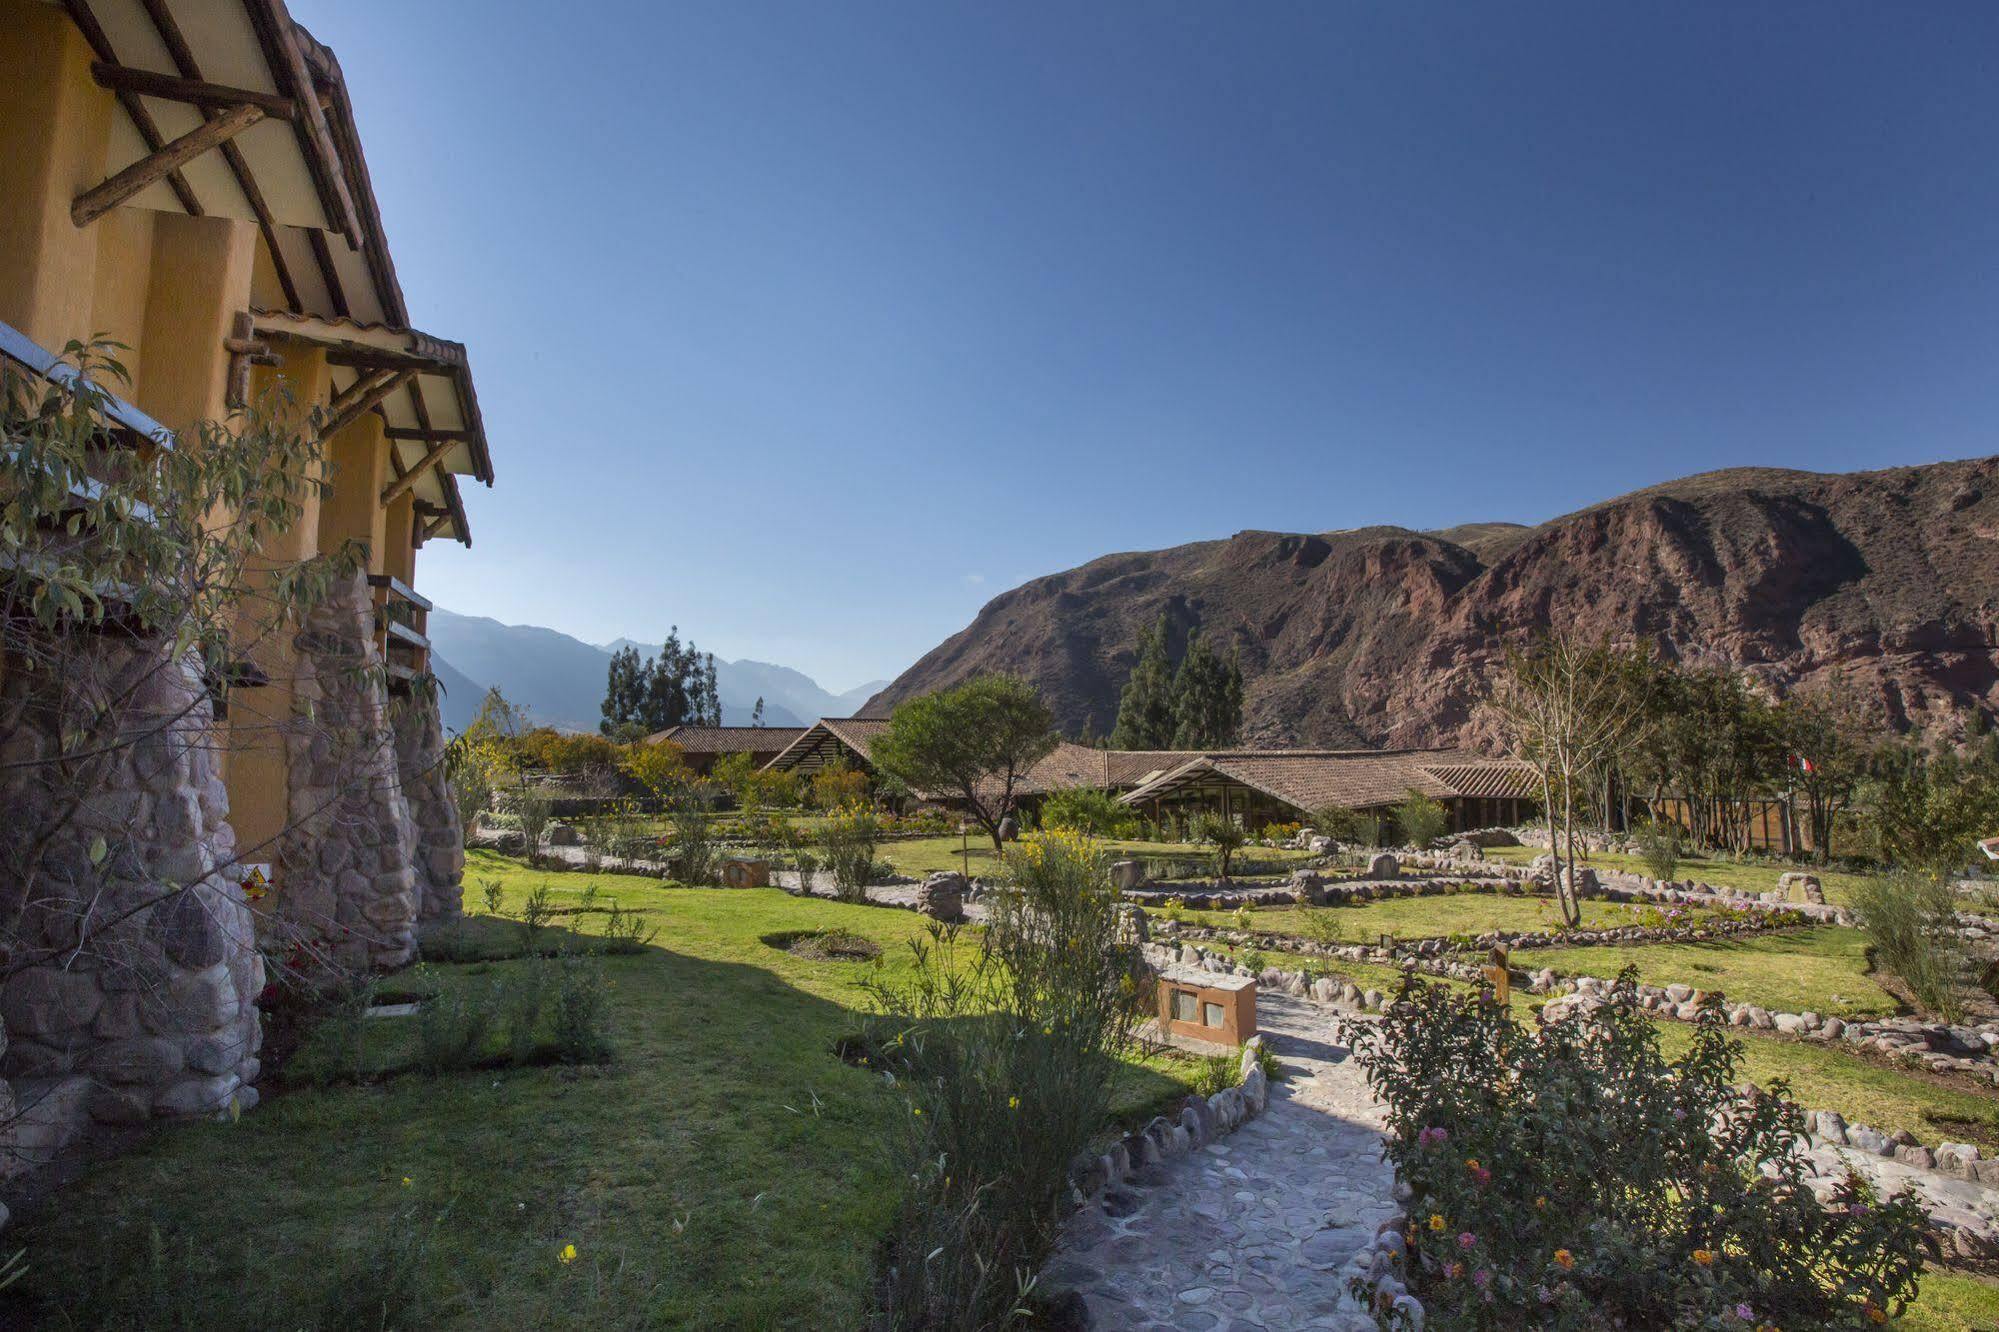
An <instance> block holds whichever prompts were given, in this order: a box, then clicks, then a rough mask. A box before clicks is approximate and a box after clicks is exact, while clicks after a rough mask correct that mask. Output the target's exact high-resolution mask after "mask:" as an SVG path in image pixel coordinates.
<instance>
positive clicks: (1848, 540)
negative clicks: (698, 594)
mask: <svg viewBox="0 0 1999 1332" xmlns="http://www.w3.org/2000/svg"><path fill="white" fill-rule="evenodd" d="M1162 614H1163V615H1164V616H1165V617H1166V619H1167V621H1168V625H1169V635H1170V638H1171V640H1172V647H1173V649H1174V650H1175V651H1176V652H1177V651H1179V650H1180V648H1181V646H1182V645H1183V644H1184V643H1185V642H1186V639H1187V635H1188V634H1189V633H1190V632H1191V631H1193V630H1195V629H1196V628H1198V629H1199V630H1200V631H1201V632H1202V633H1203V634H1204V635H1205V636H1206V637H1207V638H1208V640H1209V641H1210V642H1212V643H1214V644H1215V645H1217V646H1218V647H1220V648H1221V649H1222V650H1223V651H1225V652H1233V653H1235V654H1236V655H1237V657H1238V659H1239V660H1240V661H1241V663H1242V670H1243V676H1244V681H1245V684H1246V686H1247V691H1246V693H1247V697H1246V699H1245V703H1244V709H1243V722H1244V726H1243V730H1244V739H1245V740H1246V741H1249V742H1252V743H1258V744H1272V745H1300V744H1316V745H1359V744H1365V745H1411V744H1437V743H1444V742H1448V743H1470V744H1480V743H1485V742H1489V741H1491V740H1492V739H1493V738H1494V737H1493V735H1492V732H1491V719H1490V718H1489V717H1487V716H1484V715H1483V714H1482V713H1481V711H1480V709H1479V707H1478V705H1479V702H1480V700H1481V699H1482V698H1483V697H1484V696H1485V695H1486V693H1487V690H1488V687H1489V681H1490V679H1491V678H1492V675H1493V673H1494V671H1495V670H1496V669H1497V667H1498V666H1499V664H1500V663H1501V662H1502V660H1503V657H1504V653H1505V650H1506V648H1507V647H1508V646H1509V645H1512V644H1517V643H1520V642H1522V641H1524V640H1525V639H1527V638H1528V637H1529V636H1530V635H1532V634H1533V633H1534V632H1535V631H1536V630H1538V629H1541V628H1544V627H1546V626H1550V625H1555V626H1560V627H1562V628H1564V629H1568V630H1573V631H1579V632H1581V633H1582V634H1584V635H1586V636H1589V637H1597V636H1607V637H1609V638H1611V639H1613V640H1616V641H1619V642H1629V643H1649V644H1651V645H1652V646H1653V647H1655V648H1657V649H1658V650H1659V651H1661V652H1662V653H1664V654H1666V655H1668V656H1670V657H1675V658H1693V659H1697V660H1700V661H1704V662H1711V663H1716V664H1726V665H1729V666H1732V667H1735V668H1737V669H1740V670H1742V671H1745V672H1747V673H1748V674H1750V675H1752V676H1754V677H1755V678H1756V679H1758V680H1759V681H1761V682H1762V683H1763V684H1764V686H1765V687H1767V688H1768V689H1769V691H1770V692H1772V693H1774V694H1777V695H1780V696H1781V695H1783V694H1785V693H1787V692H1789V691H1790V690H1792V689H1795V688H1797V687H1798V686H1800V685H1804V684H1810V683H1813V682H1819V681H1827V682H1830V681H1838V682H1839V684H1840V687H1842V688H1844V689H1846V690H1848V691H1850V692H1851V694H1852V695H1853V696H1854V697H1855V698H1856V699H1857V700H1858V701H1859V702H1861V703H1862V704H1863V705H1864V706H1865V707H1866V708H1867V709H1868V710H1869V711H1870V712H1872V713H1873V714H1874V715H1875V716H1876V718H1877V719H1878V720H1879V721H1880V722H1882V723H1883V724H1885V725H1886V726H1888V727H1890V728H1892V729H1894V730H1897V731H1919V732H1928V733H1934V734H1938V735H1942V736H1953V735H1954V734H1955V733H1956V732H1958V731H1960V730H1961V729H1962V728H1963V727H1964V726H1965V725H1966V724H1967V722H1966V719H1967V717H1969V716H1970V715H1971V714H1972V712H1973V710H1976V711H1978V712H1981V713H1983V714H1984V715H1985V716H1987V717H1990V716H1991V715H1992V714H1993V713H1995V712H1999V458H1980V459H1973V460H1970V461H1965V462H1947V463H1933V464H1930V465H1928V466H1923V467H1898V468H1893V469H1890V470H1887V471H1878V472H1855V473H1851V474H1848V475H1831V474H1821V473H1816V472H1797V471H1786V470H1781V469H1776V468H1753V467H1744V468H1734V469H1730V470H1727V471H1720V472H1708V473H1704V474H1702V475H1699V476H1691V477H1686V478H1683V479H1681V480H1679V481H1672V482H1668V483H1666V484H1664V485H1658V486H1652V487H1649V488H1648V489H1645V490H1640V491H1636V492H1634V493H1632V494H1629V495H1623V496H1619V497H1618V498H1616V499H1611V500H1606V501H1604V502H1603V503H1601V504H1596V505H1593V506H1591V507H1590V508H1587V509H1583V510H1581V511H1580V512H1577V513H1572V514H1568V515H1566V516H1564V517H1560V518H1555V519H1552V520H1550V521H1549V522H1545V523H1542V524H1541V525H1539V526H1538V527H1533V528H1526V527H1521V526H1519V525H1518V524H1514V523H1467V524H1465V525H1463V526H1460V527H1454V528H1448V529H1445V530H1442V531H1435V532H1416V531H1411V530H1409V529H1407V528H1400V527H1367V528H1356V529H1350V530H1347V531H1340V532H1322V533H1316V534H1308V533H1299V532H1255V531H1251V532H1238V533H1237V534H1236V535H1235V536H1233V537H1231V538H1229V539H1228V540H1226V541H1203V542H1199V543H1196V544H1193V545H1186V546H1176V547H1174V548H1172V549H1170V550H1157V551H1146V552H1140V553H1134V554H1123V555H1106V556H1104V557H1103V558H1101V559H1098V560H1093V561H1092V562H1090V563H1089V564H1086V565H1083V566H1082V567H1081V568H1077V569H1071V570H1068V571H1067V572H1065V573H1058V574H1052V575H1050V576H1048V577H1046V578H1037V579H1035V580H1034V581H1033V582H1030V583H1027V584H1025V585H1023V586H1021V587H1017V588H1015V589H1013V590H1012V591H1011V592H1005V593H1002V594H1001V595H999V596H998V597H995V598H994V599H993V600H992V601H991V602H990V603H988V604H987V605H986V607H985V609H983V610H981V611H980V612H979V614H978V617H977V618H976V619H975V620H973V621H972V623H971V624H970V625H968V626H967V627H966V628H964V629H962V630H960V631H959V632H958V633H956V634H954V635H952V636H951V637H950V638H948V639H946V640H945V641H944V642H943V643H942V644H940V645H939V646H938V647H936V648H935V649H933V650H932V651H931V652H930V653H929V654H928V655H927V656H925V657H924V658H923V659H922V660H921V661H919V662H917V663H916V664H915V665H914V666H912V667H910V668H909V669H908V670H907V671H905V672H903V674H902V675H901V676H900V677H899V678H898V679H897V680H896V681H895V683H893V684H891V685H890V686H889V687H888V688H887V689H885V690H884V691H882V693H881V694H879V695H878V696H876V697H875V698H874V699H873V700H871V702H870V704H869V707H868V709H867V710H868V711H870V712H872V713H875V714H878V715H886V711H887V709H888V708H890V707H892V706H893V705H894V704H896V703H898V702H901V701H902V700H904V699H908V698H914V697H916V696H917V695H919V694H925V693H928V692H930V691H932V690H935V689H940V688H945V687H948V686H950V685H954V684H957V683H959V682H961V681H964V680H967V679H970V678H972V677H973V676H975V675H979V674H981V673H983V672H989V671H1000V672H1006V673H1008V674H1012V675H1017V676H1020V677H1022V678H1024V679H1026V680H1028V681H1030V682H1032V683H1033V684H1034V685H1035V686H1036V687H1037V688H1038V689H1039V690H1040V691H1041V695H1042V697H1043V698H1045V699H1047V700H1048V703H1049V705H1050V706H1051V707H1053V708H1054V710H1055V713H1056V716H1057V718H1058V719H1059V721H1060V722H1061V724H1062V725H1063V726H1064V727H1065V728H1067V729H1068V730H1070V731H1071V732H1076V731H1080V730H1083V729H1085V728H1089V729H1092V730H1094V731H1095V732H1096V733H1097V734H1099V735H1102V734H1105V733H1107V732H1109V730H1110V729H1111V726H1112V724H1113V722H1114V721H1115V719H1116V717H1117V706H1118V693H1119V690H1121V689H1122V688H1123V686H1124V683H1125V680H1126V679H1127V678H1128V677H1129V676H1130V674H1131V668H1132V663H1133V661H1134V660H1135V659H1136V657H1137V652H1138V644H1139V640H1140V636H1141V635H1142V634H1143V633H1145V631H1147V630H1148V629H1150V628H1151V627H1152V625H1154V624H1155V623H1157V622H1158V620H1159V618H1160V616H1161V615H1162Z"/></svg>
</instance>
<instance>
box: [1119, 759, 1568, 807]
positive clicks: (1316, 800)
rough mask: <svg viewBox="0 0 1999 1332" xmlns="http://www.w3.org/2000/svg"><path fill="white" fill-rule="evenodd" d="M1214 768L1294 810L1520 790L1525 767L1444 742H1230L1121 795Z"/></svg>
mask: <svg viewBox="0 0 1999 1332" xmlns="http://www.w3.org/2000/svg"><path fill="white" fill-rule="evenodd" d="M1209 774H1213V775H1217V776H1221V777H1224V778H1226V779H1229V780H1231V781H1235V782H1239V783H1241V784H1242V785H1244V786H1247V787H1250V788H1251V789H1253V790H1257V791H1261V792H1263V793H1264V794H1265V795H1268V796H1271V797H1273V798H1274V799H1277V800H1281V801H1283V802H1284V803H1286V804H1288V805H1291V806H1293V807H1295V808H1297V809H1301V810H1315V809H1323V808H1325V807H1326V806H1329V805H1339V806H1344V807H1346V808H1348V809H1368V808H1379V807H1381V806H1384V805H1393V804H1397V803H1399V802H1400V801H1402V800H1403V799H1404V798H1406V797H1407V796H1408V795H1409V793H1410V792H1411V791H1418V792H1421V793H1422V794H1424V795H1427V796H1429V797H1431V798H1432V799H1445V798H1451V797H1457V796H1480V795H1508V796H1511V795H1520V794H1524V793H1525V783H1526V780H1527V777H1528V774H1529V769H1528V768H1527V767H1526V765H1524V764H1520V763H1517V762H1514V761H1513V760H1510V759H1481V758H1479V757H1478V756H1477V755H1475V754H1470V753H1466V752H1465V751H1462V750H1450V749H1401V750H1373V749H1344V750H1341V749H1321V750H1261V751H1259V750H1232V751H1224V752H1220V753H1214V754H1205V755H1201V756H1199V757H1197V758H1194V759H1191V760H1189V761H1188V762H1186V763H1184V764H1182V765H1180V766H1179V767H1177V768H1175V769H1173V770H1172V771H1170V772H1167V773H1165V774H1163V775H1161V776H1159V777H1157V778H1155V779H1153V780H1152V781H1150V782H1148V783H1146V784H1145V785H1144V786H1142V787H1140V788H1138V789H1137V790H1135V791H1133V792H1131V793H1130V795H1128V796H1127V797H1126V800H1127V801H1128V802H1130V803H1137V802H1138V801H1140V800H1145V799H1150V798H1152V797H1154V796H1158V795H1164V794H1167V793H1168V792H1169V791H1171V790H1173V789H1175V788H1177V787H1180V786H1183V785H1186V784H1188V783H1190V782H1192V781H1198V780H1199V779H1201V778H1203V777H1205V776H1208V775H1209Z"/></svg>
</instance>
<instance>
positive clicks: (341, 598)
mask: <svg viewBox="0 0 1999 1332" xmlns="http://www.w3.org/2000/svg"><path fill="white" fill-rule="evenodd" d="M292 644H293V647H294V649H295V651H296V664H295V668H294V683H293V712H294V715H293V717H292V718H291V719H290V721H289V722H288V724H287V726H286V734H285V745H286V747H287V750H288V757H289V764H290V783H291V790H290V793H289V794H290V805H289V809H290V813H289V819H290V824H289V826H288V828H287V829H286V831H285V834H284V836H283V837H282V838H281V839H280V845H279V852H278V856H277V865H276V880H277V882H276V888H275V890H274V891H273V892H272V894H271V897H270V905H271V907H272V910H271V912H270V913H269V918H268V920H267V922H265V924H266V928H267V931H268V933H269V935H270V936H271V937H270V942H271V944H272V945H273V948H274V951H276V952H278V953H280V954H282V955H283V956H284V957H285V960H286V966H287V968H288V969H289V970H290V971H291V972H292V973H293V975H294V976H295V977H296V978H297V979H300V980H302V981H304V982H306V983H309V984H325V983H328V982H329V981H333V980H337V979H339V978H341V977H343V976H351V975H357V974H360V973H363V972H366V971H370V970H376V969H383V968H391V967H399V966H402V965H404V964H406V963H408V962H410V961H412V960H414V959H415V957H416V922H417V903H418V888H417V878H416V870H415V868H414V863H413V862H414V858H415V852H416V839H417V834H416V826H415V824H414V823H413V822H412V821H411V819H410V812H409V805H408V802H407V801H406V800H405V799H404V798H403V792H402V777H401V773H400V770H399V766H398V763H397V756H396V737H395V729H394V725H393V723H392V720H391V716H390V708H389V698H388V690H387V687H386V682H385V681H384V679H383V677H382V672H381V669H380V664H381V662H380V654H379V653H378V652H377V651H376V648H375V642H374V607H373V603H372V601H371V600H370V598H369V595H368V584H367V580H366V579H365V578H364V577H363V576H362V575H360V574H358V573H357V574H355V575H353V576H352V577H351V578H344V579H341V580H339V581H338V582H337V583H336V585H335V586H334V588H333V589H332V591H331V593H330V595H329V596H328V597H327V598H326V600H325V601H323V602H322V603H320V605H318V606H317V607H315V608H314V609H313V611H312V612H311V613H310V614H309V615H308V616H307V617H306V622H305V625H304V627H303V628H302V629H301V630H300V631H299V633H298V634H297V635H296V636H295V637H294V639H293V640H292Z"/></svg>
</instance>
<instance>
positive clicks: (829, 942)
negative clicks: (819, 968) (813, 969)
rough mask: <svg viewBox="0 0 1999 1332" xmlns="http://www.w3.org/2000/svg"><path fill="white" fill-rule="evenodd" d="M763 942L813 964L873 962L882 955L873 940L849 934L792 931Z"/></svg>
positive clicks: (828, 931) (823, 931) (879, 946)
mask: <svg viewBox="0 0 1999 1332" xmlns="http://www.w3.org/2000/svg"><path fill="white" fill-rule="evenodd" d="M763 941H764V942H765V943H767V944H769V945H770V946H771V947H772V948H775V949H778V950H779V951H781V952H786V953H790V954H791V955H792V956H793V957H802V958H806V959H808V960H810V961H813V962H872V961H874V960H875V959H876V958H878V957H880V956H881V955H882V950H881V945H880V944H878V943H876V942H875V941H874V940H873V939H869V938H865V937H863V936H861V935H858V934H852V933H849V932H848V931H846V930H788V931H786V932H784V933H782V934H766V935H764V936H763Z"/></svg>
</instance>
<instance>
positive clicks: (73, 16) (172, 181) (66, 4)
mask: <svg viewBox="0 0 1999 1332" xmlns="http://www.w3.org/2000/svg"><path fill="white" fill-rule="evenodd" d="M63 9H64V10H65V11H66V12H67V13H68V14H69V17H70V21H71V22H72V23H74V24H76V26H77V30H78V31H79V32H81V33H82V34H83V39H84V40H85V41H86V42H89V43H90V49H91V50H92V51H94V52H96V53H97V58H98V59H99V60H102V61H103V62H105V63H106V64H108V65H115V64H117V63H118V53H117V52H116V51H115V50H113V49H112V47H111V39H110V38H109V37H107V36H106V35H105V33H104V25H103V24H101V23H99V22H98V21H97V15H95V14H93V13H91V11H90V5H89V4H88V3H86V0H63ZM117 97H118V105H120V106H122V107H124V108H125V114H126V116H127V117H129V118H130V119H131V121H132V126H133V128H135V129H137V130H138V131H139V139H140V141H141V142H143V143H144V144H145V145H146V151H147V152H158V151H159V150H160V148H161V147H162V146H163V145H165V143H166V141H167V139H166V135H164V134H162V133H160V127H159V125H158V124H157V123H156V122H155V121H154V120H153V113H152V112H150V111H148V110H147V109H146V104H145V103H144V102H142V101H140V100H139V94H137V93H134V92H121V93H118V94H117ZM167 188H168V189H170V190H172V191H173V192H174V198H176V199H178V200H180V206H181V207H182V208H184V209H186V210H187V214H188V216H189V217H202V216H204V214H203V212H202V209H201V200H199V199H197V198H195V197H194V189H193V187H192V186H190V185H189V184H188V183H187V177H186V176H183V175H182V174H181V173H180V172H178V171H169V172H168V173H167Z"/></svg>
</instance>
